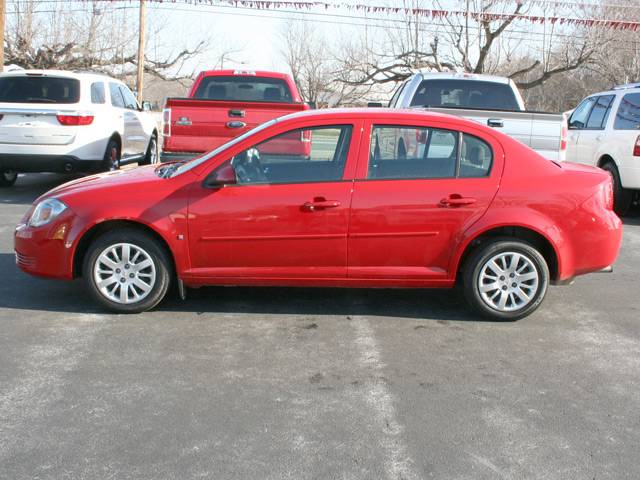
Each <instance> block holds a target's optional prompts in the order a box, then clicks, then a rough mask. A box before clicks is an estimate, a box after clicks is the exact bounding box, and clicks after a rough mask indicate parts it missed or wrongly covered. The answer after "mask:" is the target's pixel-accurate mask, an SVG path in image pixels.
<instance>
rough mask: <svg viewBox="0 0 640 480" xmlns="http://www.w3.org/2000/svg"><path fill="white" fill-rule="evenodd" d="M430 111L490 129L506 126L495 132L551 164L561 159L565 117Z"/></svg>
mask: <svg viewBox="0 0 640 480" xmlns="http://www.w3.org/2000/svg"><path fill="white" fill-rule="evenodd" d="M428 110H430V111H433V112H440V113H448V114H449V115H457V116H459V117H464V118H467V119H469V120H475V121H476V122H479V123H482V124H483V125H488V126H493V125H491V124H490V122H489V120H492V123H494V125H500V123H502V126H501V127H500V126H494V128H496V130H498V131H500V132H502V133H504V134H506V135H509V136H510V137H513V138H515V139H516V140H519V141H521V142H522V143H524V144H525V145H527V146H529V147H531V148H532V149H533V150H535V151H537V152H538V153H539V154H541V155H542V156H544V157H546V158H548V159H549V160H558V159H559V153H560V140H561V135H562V122H563V118H562V114H561V113H541V112H528V111H523V112H515V111H504V110H475V109H466V108H432V107H429V108H428Z"/></svg>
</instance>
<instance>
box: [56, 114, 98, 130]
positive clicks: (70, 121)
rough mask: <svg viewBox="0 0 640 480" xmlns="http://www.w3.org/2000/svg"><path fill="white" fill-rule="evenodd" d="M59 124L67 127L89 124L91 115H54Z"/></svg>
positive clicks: (91, 120)
mask: <svg viewBox="0 0 640 480" xmlns="http://www.w3.org/2000/svg"><path fill="white" fill-rule="evenodd" d="M56 118H57V119H58V122H60V125H65V126H67V127H77V126H79V125H91V124H92V123H93V115H86V114H73V115H56Z"/></svg>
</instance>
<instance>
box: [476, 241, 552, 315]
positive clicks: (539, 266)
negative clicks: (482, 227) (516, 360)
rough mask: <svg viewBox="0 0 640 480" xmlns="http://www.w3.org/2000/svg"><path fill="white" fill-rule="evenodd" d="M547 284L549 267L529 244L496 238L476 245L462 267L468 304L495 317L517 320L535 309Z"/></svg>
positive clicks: (540, 301) (543, 294) (542, 298)
mask: <svg viewBox="0 0 640 480" xmlns="http://www.w3.org/2000/svg"><path fill="white" fill-rule="evenodd" d="M548 285H549V267H548V266H547V262H546V261H545V259H544V257H543V256H542V254H541V253H540V252H539V251H538V250H537V249H536V248H535V247H533V246H532V245H530V244H528V243H526V242H523V241H520V240H515V239H496V240H494V241H492V242H490V243H487V244H484V245H483V246H481V247H479V248H478V250H476V251H475V252H474V253H473V254H472V255H471V256H470V257H469V260H468V261H467V262H466V265H465V268H464V293H465V297H466V298H467V301H468V302H469V304H470V305H471V306H472V307H473V308H474V309H475V310H477V311H478V312H479V313H481V314H482V315H484V316H486V317H489V318H492V319H494V320H517V319H519V318H522V317H526V316H527V315H529V314H531V313H532V312H533V311H534V310H536V309H537V308H538V307H539V306H540V304H541V303H542V301H543V300H544V297H545V294H546V292H547V287H548Z"/></svg>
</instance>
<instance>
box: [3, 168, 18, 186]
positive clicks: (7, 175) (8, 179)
mask: <svg viewBox="0 0 640 480" xmlns="http://www.w3.org/2000/svg"><path fill="white" fill-rule="evenodd" d="M17 179H18V172H15V171H13V170H5V171H3V172H2V174H1V175H0V187H11V186H13V184H14V183H16V180H17Z"/></svg>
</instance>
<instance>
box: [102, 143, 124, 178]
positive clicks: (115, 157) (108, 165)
mask: <svg viewBox="0 0 640 480" xmlns="http://www.w3.org/2000/svg"><path fill="white" fill-rule="evenodd" d="M102 168H103V170H106V171H108V172H110V171H114V170H119V169H120V145H119V144H118V142H117V141H116V140H114V139H113V138H112V139H111V140H109V143H107V149H106V151H105V152H104V160H103V162H102Z"/></svg>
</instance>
